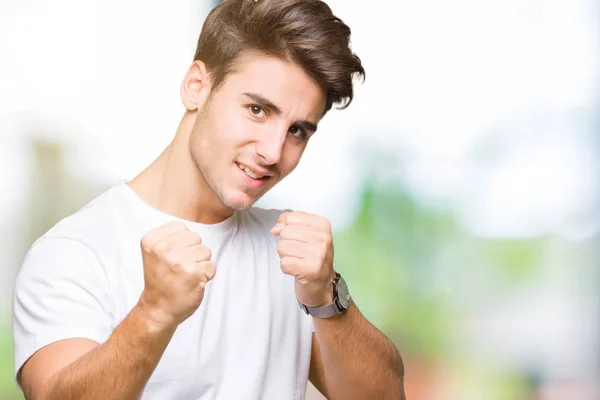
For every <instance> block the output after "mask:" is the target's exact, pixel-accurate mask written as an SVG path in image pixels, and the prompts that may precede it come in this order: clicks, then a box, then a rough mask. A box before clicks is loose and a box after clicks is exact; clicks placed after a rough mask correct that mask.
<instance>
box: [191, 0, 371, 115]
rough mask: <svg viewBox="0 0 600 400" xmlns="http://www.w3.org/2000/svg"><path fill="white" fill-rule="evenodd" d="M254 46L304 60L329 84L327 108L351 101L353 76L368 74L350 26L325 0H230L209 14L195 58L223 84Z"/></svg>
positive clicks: (309, 72)
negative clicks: (353, 47)
mask: <svg viewBox="0 0 600 400" xmlns="http://www.w3.org/2000/svg"><path fill="white" fill-rule="evenodd" d="M248 50H250V51H257V52H260V53H263V54H267V55H271V56H275V57H279V58H281V59H282V60H285V61H288V62H293V63H296V64H298V65H299V66H300V67H301V68H302V69H303V70H304V71H305V72H306V73H307V75H309V76H310V77H312V78H313V79H314V80H315V81H316V82H317V84H319V86H321V88H322V89H323V90H324V92H325V94H326V96H327V102H326V106H325V112H327V111H329V110H330V109H331V106H332V104H339V108H340V109H343V108H346V107H348V105H350V103H351V102H352V98H353V95H354V91H353V87H352V82H353V78H354V77H355V76H357V77H360V78H362V79H363V80H364V78H365V70H364V69H363V67H362V65H361V62H360V59H359V58H358V57H357V56H356V55H355V54H354V53H353V52H352V50H351V49H350V28H349V27H348V26H347V25H346V24H344V22H342V20H341V19H339V18H338V17H336V16H335V15H333V13H332V11H331V9H330V8H329V6H328V5H327V4H325V3H324V2H323V1H320V0H226V1H224V2H223V3H222V4H220V5H218V6H217V7H215V8H214V9H213V10H212V11H211V12H210V13H209V14H208V17H207V18H206V21H205V22H204V26H203V27H202V32H201V33H200V37H199V38H198V46H197V48H196V54H195V55H194V60H201V61H202V62H204V64H205V65H206V67H207V69H208V71H209V73H210V76H211V80H212V83H213V90H217V89H218V88H219V86H220V85H221V84H222V83H223V82H224V80H225V78H226V77H227V75H228V74H229V73H231V72H233V71H234V67H235V65H234V63H235V62H236V61H237V60H238V58H239V57H240V55H241V53H242V52H245V51H248Z"/></svg>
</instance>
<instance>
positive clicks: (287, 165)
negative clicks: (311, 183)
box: [280, 145, 304, 176]
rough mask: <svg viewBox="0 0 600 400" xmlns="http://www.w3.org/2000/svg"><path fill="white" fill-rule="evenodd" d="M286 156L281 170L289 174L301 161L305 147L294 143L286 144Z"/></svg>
mask: <svg viewBox="0 0 600 400" xmlns="http://www.w3.org/2000/svg"><path fill="white" fill-rule="evenodd" d="M284 152H285V154H284V156H283V158H282V161H281V163H280V167H281V172H282V173H283V175H284V176H285V175H288V174H289V173H290V172H292V171H293V170H294V169H296V166H298V164H299V163H300V158H301V157H302V153H303V152H304V147H302V148H300V147H295V146H293V145H289V146H286V148H285V149H284Z"/></svg>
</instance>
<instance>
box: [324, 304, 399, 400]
mask: <svg viewBox="0 0 600 400" xmlns="http://www.w3.org/2000/svg"><path fill="white" fill-rule="evenodd" d="M313 321H314V325H315V333H316V335H317V338H318V341H319V347H320V350H321V357H322V362H323V368H324V374H325V381H326V386H327V392H328V394H329V396H330V398H331V399H334V400H335V399H382V400H385V399H390V400H392V399H393V400H397V399H404V389H403V382H402V381H403V375H404V367H403V365H402V359H401V357H400V354H399V352H398V350H397V348H396V346H395V345H394V344H393V343H392V342H391V341H390V340H389V339H388V338H387V337H386V336H385V335H384V334H383V333H381V332H380V331H379V330H378V329H377V328H376V327H375V326H373V325H372V324H371V323H370V322H369V321H367V319H366V318H364V317H363V315H362V314H361V313H360V311H359V310H358V308H357V307H356V305H355V304H354V302H352V301H351V303H350V306H349V307H348V310H347V311H346V312H345V313H344V314H341V315H338V316H336V317H332V318H325V319H319V318H314V319H313Z"/></svg>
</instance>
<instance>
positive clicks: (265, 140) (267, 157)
mask: <svg viewBox="0 0 600 400" xmlns="http://www.w3.org/2000/svg"><path fill="white" fill-rule="evenodd" d="M286 136H287V129H286V128H284V127H276V128H273V129H271V130H270V131H269V132H268V133H267V132H265V134H264V135H260V137H259V139H258V140H257V141H256V153H257V154H258V155H259V156H260V158H261V159H262V160H263V162H265V163H266V164H267V165H275V164H277V163H278V162H279V161H281V154H282V153H283V146H284V145H285V138H286Z"/></svg>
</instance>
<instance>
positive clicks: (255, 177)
mask: <svg viewBox="0 0 600 400" xmlns="http://www.w3.org/2000/svg"><path fill="white" fill-rule="evenodd" d="M238 167H240V169H242V170H244V172H246V174H247V175H248V176H249V177H250V178H252V179H262V178H263V176H259V175H256V174H255V173H254V172H252V171H251V170H250V169H248V168H247V167H246V166H245V165H242V164H239V163H238Z"/></svg>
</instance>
